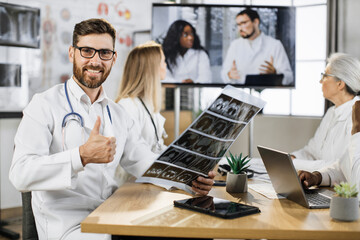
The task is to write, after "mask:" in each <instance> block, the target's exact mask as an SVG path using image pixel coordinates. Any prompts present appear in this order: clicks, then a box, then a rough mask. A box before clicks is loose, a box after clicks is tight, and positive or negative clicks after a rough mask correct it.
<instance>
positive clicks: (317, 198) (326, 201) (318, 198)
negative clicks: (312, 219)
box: [305, 193, 330, 206]
mask: <svg viewBox="0 0 360 240" xmlns="http://www.w3.org/2000/svg"><path fill="white" fill-rule="evenodd" d="M305 196H306V198H307V200H308V202H309V204H310V205H313V206H329V205H330V198H327V197H325V196H323V195H321V194H318V193H305Z"/></svg>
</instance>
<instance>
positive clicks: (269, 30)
mask: <svg viewBox="0 0 360 240" xmlns="http://www.w3.org/2000/svg"><path fill="white" fill-rule="evenodd" d="M246 8H251V9H252V10H254V11H256V12H257V13H258V15H259V17H260V24H259V30H260V31H261V33H262V35H264V36H266V37H267V39H270V40H267V43H266V46H265V45H260V46H258V48H261V49H265V50H264V52H263V53H261V54H260V55H261V56H260V57H259V56H257V57H256V56H255V55H256V54H258V53H255V55H251V54H248V52H249V49H247V50H240V49H242V48H240V47H239V49H238V50H237V51H238V52H239V53H240V52H241V53H242V54H238V52H236V56H235V57H234V60H235V63H236V64H235V66H236V67H237V70H238V71H239V75H240V79H227V78H226V77H224V73H227V72H228V70H230V69H229V68H230V67H229V63H227V64H225V60H226V56H227V54H228V49H229V47H230V45H231V43H232V42H233V41H235V40H239V39H240V40H244V39H242V38H243V37H242V36H241V34H240V30H239V27H238V25H237V23H236V17H237V14H238V13H239V12H241V11H242V10H244V9H246ZM295 10H296V9H295V8H294V7H283V6H245V5H193V4H185V5H184V4H181V5H180V4H160V3H154V4H153V6H152V28H151V38H152V40H155V41H157V42H159V43H161V44H162V43H163V40H164V38H165V36H166V34H167V32H168V29H169V27H170V25H171V24H172V23H173V22H174V21H176V20H179V19H181V20H185V21H187V22H189V23H190V24H191V25H192V26H193V27H194V28H195V29H196V33H197V35H198V37H199V39H200V44H201V45H202V46H203V47H204V48H205V49H206V51H207V53H208V57H209V60H210V69H209V71H210V72H211V78H209V80H204V81H202V82H198V83H195V84H194V85H200V86H207V87H223V86H225V85H228V84H230V85H233V86H236V87H257V88H294V87H295V18H296V11H295ZM244 24H249V23H247V22H244ZM248 31H250V33H251V29H250V30H248ZM262 41H263V42H265V40H262ZM254 42H255V41H254ZM243 44H246V43H243ZM274 46H276V47H274ZM274 48H276V53H273V52H271V51H272V50H271V49H274ZM268 49H269V50H268ZM256 51H257V50H255V52H256ZM279 52H282V53H281V54H279ZM258 55H259V54H258ZM254 56H255V57H254ZM255 58H257V59H255ZM228 59H232V57H229V58H228ZM229 61H230V62H231V63H232V60H229ZM229 61H228V62H229ZM265 61H269V62H270V61H272V64H273V66H274V67H275V68H276V73H269V74H263V73H261V72H260V71H259V68H260V65H262V64H265ZM222 72H223V73H222ZM166 83H168V82H167V81H166V80H165V81H163V84H166ZM171 83H175V84H176V85H189V84H188V83H183V82H182V79H176V81H175V82H174V81H173V82H171ZM190 85H191V84H190Z"/></svg>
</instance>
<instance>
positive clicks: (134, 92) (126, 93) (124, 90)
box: [115, 41, 163, 112]
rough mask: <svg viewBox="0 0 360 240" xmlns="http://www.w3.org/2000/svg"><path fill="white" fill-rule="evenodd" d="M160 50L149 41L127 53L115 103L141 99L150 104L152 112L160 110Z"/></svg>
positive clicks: (158, 45) (159, 46)
mask: <svg viewBox="0 0 360 240" xmlns="http://www.w3.org/2000/svg"><path fill="white" fill-rule="evenodd" d="M162 52H163V51H162V48H161V45H160V44H157V43H155V42H154V41H150V42H147V43H144V44H141V45H139V46H137V47H135V48H134V49H133V50H131V52H130V53H129V55H128V57H127V59H126V63H125V66H124V71H123V76H122V80H121V83H120V88H119V91H118V96H117V97H116V100H115V102H118V101H120V100H121V99H122V98H136V97H138V98H141V99H143V100H145V101H147V102H150V103H152V105H153V107H154V112H158V111H160V108H161V83H160V64H161V54H162Z"/></svg>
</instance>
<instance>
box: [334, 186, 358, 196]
mask: <svg viewBox="0 0 360 240" xmlns="http://www.w3.org/2000/svg"><path fill="white" fill-rule="evenodd" d="M334 191H335V192H336V194H337V195H338V196H339V197H344V198H351V197H357V195H358V191H357V189H356V185H355V184H354V185H352V186H351V185H350V183H348V182H341V183H340V184H339V185H338V184H335V186H334Z"/></svg>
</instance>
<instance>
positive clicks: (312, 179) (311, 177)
mask: <svg viewBox="0 0 360 240" xmlns="http://www.w3.org/2000/svg"><path fill="white" fill-rule="evenodd" d="M298 175H299V178H300V181H301V183H302V184H303V187H305V188H309V187H311V186H314V185H320V183H321V180H322V176H321V173H319V172H313V173H311V172H307V171H303V170H300V171H299V172H298Z"/></svg>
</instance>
